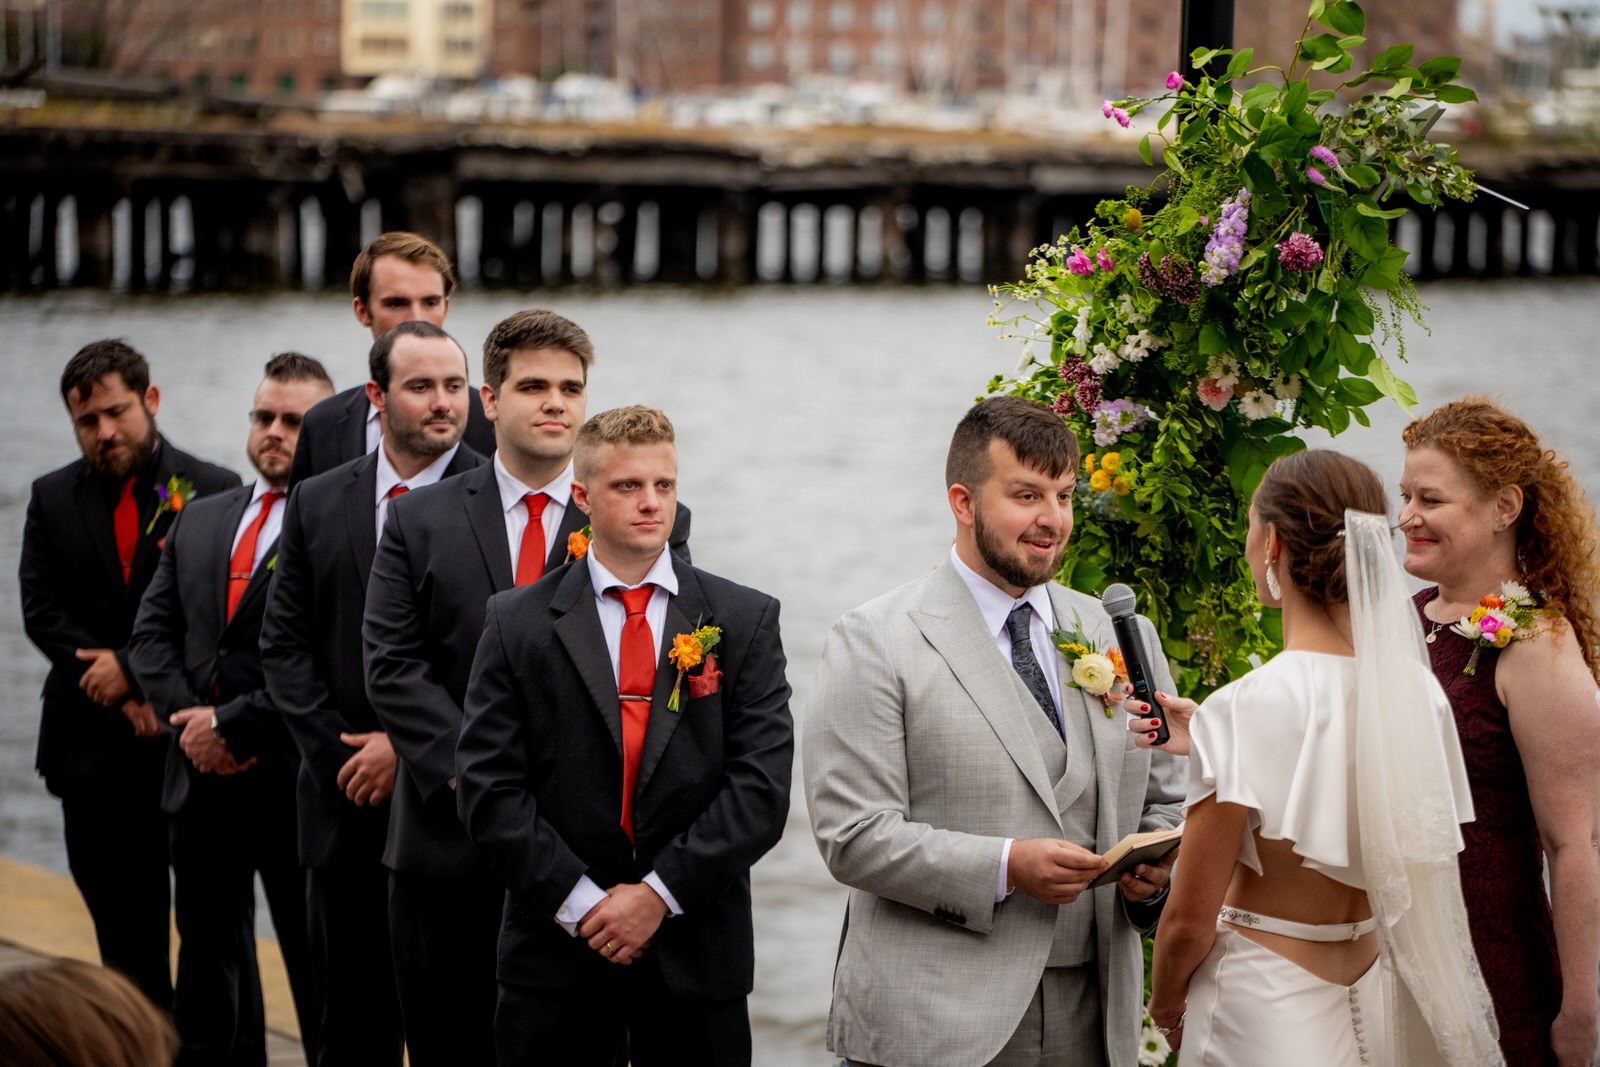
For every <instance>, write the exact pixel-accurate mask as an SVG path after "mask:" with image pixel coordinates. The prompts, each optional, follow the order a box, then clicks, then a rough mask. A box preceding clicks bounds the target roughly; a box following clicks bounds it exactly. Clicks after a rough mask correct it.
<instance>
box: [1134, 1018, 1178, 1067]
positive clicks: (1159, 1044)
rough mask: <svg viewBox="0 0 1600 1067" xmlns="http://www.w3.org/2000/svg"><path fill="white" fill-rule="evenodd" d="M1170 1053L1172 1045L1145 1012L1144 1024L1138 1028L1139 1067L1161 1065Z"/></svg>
mask: <svg viewBox="0 0 1600 1067" xmlns="http://www.w3.org/2000/svg"><path fill="white" fill-rule="evenodd" d="M1170 1055H1172V1046H1171V1045H1169V1044H1167V1039H1166V1037H1165V1035H1163V1034H1162V1033H1161V1031H1159V1030H1157V1029H1156V1024H1155V1021H1154V1020H1153V1019H1151V1018H1150V1015H1149V1013H1148V1012H1147V1013H1146V1014H1145V1017H1144V1026H1142V1027H1141V1028H1140V1030H1139V1067H1162V1064H1164V1063H1166V1062H1167V1057H1168V1056H1170Z"/></svg>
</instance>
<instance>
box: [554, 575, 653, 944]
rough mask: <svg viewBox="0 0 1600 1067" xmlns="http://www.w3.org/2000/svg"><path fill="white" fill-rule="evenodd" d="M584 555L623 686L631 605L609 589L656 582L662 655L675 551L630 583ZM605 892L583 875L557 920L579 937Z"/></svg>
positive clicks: (649, 612)
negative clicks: (624, 638) (624, 646)
mask: <svg viewBox="0 0 1600 1067" xmlns="http://www.w3.org/2000/svg"><path fill="white" fill-rule="evenodd" d="M583 558H584V561H585V562H586V563H587V564H588V565H589V581H590V582H591V583H592V584H593V585H594V600H595V608H596V609H597V610H598V611H599V612H600V628H601V629H602V630H603V631H605V635H606V654H607V655H609V656H610V657H611V673H612V676H613V677H615V678H617V679H618V683H617V684H618V685H619V686H620V685H621V684H622V683H621V677H622V675H621V665H620V661H621V658H622V626H623V623H625V622H626V621H627V619H628V609H627V608H626V607H624V606H623V604H622V601H621V600H620V599H618V598H617V597H613V596H606V590H607V589H636V588H638V585H650V584H654V585H655V589H654V590H653V591H652V592H651V594H650V603H649V604H648V605H647V606H646V607H645V609H644V618H645V621H646V622H648V623H649V624H650V636H651V637H654V638H655V640H656V656H657V658H658V659H659V658H660V654H661V652H660V650H661V647H662V641H663V640H664V639H665V635H664V634H663V633H662V631H663V630H665V629H666V625H667V600H668V598H669V597H672V596H676V595H677V592H678V575H677V574H676V572H674V571H673V569H672V553H670V552H668V551H667V550H666V549H665V548H662V550H661V555H659V556H657V557H656V561H655V563H654V564H652V565H651V567H650V571H649V573H648V574H646V575H645V576H644V581H642V582H639V583H638V585H628V584H627V583H626V582H624V581H622V580H621V579H619V578H617V577H616V576H615V575H613V574H612V573H611V572H610V571H608V570H606V568H605V565H604V564H602V563H601V562H600V561H599V560H598V559H596V558H595V554H594V553H593V552H590V553H589V554H588V555H586V556H584V557H583ZM644 884H645V885H647V886H649V887H650V888H651V889H654V890H655V891H656V895H657V896H659V897H660V898H661V899H662V901H663V902H664V903H665V904H666V905H667V910H668V911H669V912H671V913H672V914H673V915H682V914H683V909H682V908H680V907H679V906H678V900H677V898H676V897H674V896H673V895H672V892H671V891H670V890H669V889H667V886H666V883H665V882H663V881H662V880H661V876H660V875H658V874H657V873H656V872H655V871H651V872H650V873H649V874H647V875H645V876H644ZM606 895H607V894H606V891H605V890H604V889H601V888H600V887H599V886H598V885H596V884H595V882H594V880H593V879H592V878H590V877H589V876H588V875H587V874H585V875H583V876H581V877H580V878H579V879H578V884H577V885H575V886H573V887H572V892H570V893H568V894H567V899H565V900H563V901H562V902H561V907H560V908H559V909H558V910H557V911H556V922H558V923H560V924H561V928H562V929H564V930H566V932H567V933H569V934H571V935H572V936H574V937H576V936H577V935H578V923H580V922H582V921H583V917H584V916H585V915H587V914H589V911H590V909H591V908H593V907H594V906H595V905H596V904H598V903H600V902H601V901H602V900H604V899H605V898H606Z"/></svg>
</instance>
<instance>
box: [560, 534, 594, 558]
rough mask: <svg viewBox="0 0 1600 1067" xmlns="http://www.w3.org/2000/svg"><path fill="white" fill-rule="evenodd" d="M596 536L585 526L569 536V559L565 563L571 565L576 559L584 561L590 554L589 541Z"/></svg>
mask: <svg viewBox="0 0 1600 1067" xmlns="http://www.w3.org/2000/svg"><path fill="white" fill-rule="evenodd" d="M593 536H594V534H593V532H592V528H591V527H589V526H584V528H583V529H581V530H573V531H572V532H571V533H570V534H568V535H567V558H566V560H565V561H564V562H567V563H571V562H572V561H573V560H575V559H582V558H583V557H584V556H587V555H588V554H589V541H590V539H591V538H592V537H593Z"/></svg>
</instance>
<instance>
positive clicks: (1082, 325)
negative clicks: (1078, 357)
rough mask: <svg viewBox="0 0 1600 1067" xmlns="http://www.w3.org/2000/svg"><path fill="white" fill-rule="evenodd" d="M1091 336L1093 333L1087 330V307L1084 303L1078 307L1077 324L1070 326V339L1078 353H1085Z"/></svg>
mask: <svg viewBox="0 0 1600 1067" xmlns="http://www.w3.org/2000/svg"><path fill="white" fill-rule="evenodd" d="M1093 337H1094V334H1093V333H1091V332H1090V330H1089V307H1088V305H1084V306H1083V307H1081V308H1079V309H1078V324H1077V325H1076V326H1074V327H1073V328H1072V340H1073V342H1074V343H1075V344H1076V345H1077V347H1078V351H1079V352H1080V353H1087V352H1088V351H1089V341H1090V340H1091V339H1092V338H1093Z"/></svg>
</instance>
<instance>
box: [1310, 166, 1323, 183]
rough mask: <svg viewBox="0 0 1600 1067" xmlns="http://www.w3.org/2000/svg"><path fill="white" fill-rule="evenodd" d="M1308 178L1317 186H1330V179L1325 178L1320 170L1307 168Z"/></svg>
mask: <svg viewBox="0 0 1600 1067" xmlns="http://www.w3.org/2000/svg"><path fill="white" fill-rule="evenodd" d="M1306 177H1307V178H1309V179H1310V180H1311V181H1312V182H1313V183H1314V184H1316V185H1327V184H1328V179H1326V178H1324V177H1323V176H1322V172H1321V171H1320V170H1318V169H1317V168H1316V167H1307V168H1306Z"/></svg>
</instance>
